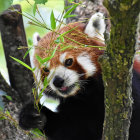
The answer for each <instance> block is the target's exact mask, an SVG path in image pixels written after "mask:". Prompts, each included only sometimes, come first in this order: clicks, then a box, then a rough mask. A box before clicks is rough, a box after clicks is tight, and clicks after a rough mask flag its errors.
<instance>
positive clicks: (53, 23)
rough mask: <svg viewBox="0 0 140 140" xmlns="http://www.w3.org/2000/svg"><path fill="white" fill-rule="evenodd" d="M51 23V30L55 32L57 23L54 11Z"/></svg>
mask: <svg viewBox="0 0 140 140" xmlns="http://www.w3.org/2000/svg"><path fill="white" fill-rule="evenodd" d="M50 21H51V28H52V29H53V30H54V29H56V21H55V17H54V13H53V10H52V12H51V16H50Z"/></svg>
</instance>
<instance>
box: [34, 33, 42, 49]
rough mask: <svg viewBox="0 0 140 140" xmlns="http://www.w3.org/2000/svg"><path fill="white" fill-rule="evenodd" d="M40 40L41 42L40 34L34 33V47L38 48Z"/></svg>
mask: <svg viewBox="0 0 140 140" xmlns="http://www.w3.org/2000/svg"><path fill="white" fill-rule="evenodd" d="M39 40H40V36H39V34H38V33H37V32H36V33H34V35H33V46H37V44H38V41H39Z"/></svg>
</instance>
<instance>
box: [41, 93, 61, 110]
mask: <svg viewBox="0 0 140 140" xmlns="http://www.w3.org/2000/svg"><path fill="white" fill-rule="evenodd" d="M40 104H41V105H43V106H45V107H47V108H48V109H50V110H51V111H53V112H58V110H57V107H58V106H59V104H60V101H59V100H58V99H54V98H51V97H49V96H47V95H45V94H44V93H43V96H42V98H41V99H40Z"/></svg>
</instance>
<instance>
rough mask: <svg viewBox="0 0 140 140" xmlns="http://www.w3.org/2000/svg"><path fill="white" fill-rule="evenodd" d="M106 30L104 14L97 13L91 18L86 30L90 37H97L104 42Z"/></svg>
mask: <svg viewBox="0 0 140 140" xmlns="http://www.w3.org/2000/svg"><path fill="white" fill-rule="evenodd" d="M105 30H106V24H105V17H104V14H103V13H100V12H97V13H95V14H94V15H92V16H91V18H90V19H89V22H88V24H87V26H86V28H85V31H84V32H85V33H86V34H87V35H88V36H89V37H92V38H93V37H97V38H99V39H101V40H103V41H104V32H105Z"/></svg>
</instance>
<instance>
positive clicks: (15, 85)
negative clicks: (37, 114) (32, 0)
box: [0, 5, 33, 140]
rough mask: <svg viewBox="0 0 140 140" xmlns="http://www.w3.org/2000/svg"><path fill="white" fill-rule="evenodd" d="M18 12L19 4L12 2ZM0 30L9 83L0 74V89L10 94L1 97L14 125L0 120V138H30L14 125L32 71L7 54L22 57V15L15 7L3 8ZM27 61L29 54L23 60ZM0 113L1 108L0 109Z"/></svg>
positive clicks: (25, 98) (27, 96)
mask: <svg viewBox="0 0 140 140" xmlns="http://www.w3.org/2000/svg"><path fill="white" fill-rule="evenodd" d="M14 8H15V9H17V10H18V11H20V12H21V8H20V6H19V5H16V6H14ZM0 30H1V35H2V41H3V47H4V51H5V55H6V62H7V68H8V71H9V77H10V82H11V86H9V85H8V84H7V83H6V81H5V80H4V79H3V77H2V75H1V74H0V90H2V91H4V92H6V93H7V95H8V96H11V97H12V101H10V100H7V99H6V98H3V101H4V104H5V110H4V111H3V113H5V111H9V113H10V116H11V117H12V119H14V120H15V122H17V125H13V124H11V122H14V121H11V122H10V120H8V119H4V120H0V140H31V138H30V137H29V136H28V135H26V134H25V133H24V131H23V130H21V129H19V127H18V114H19V112H20V109H21V107H22V105H23V103H24V102H27V101H28V100H29V99H30V96H31V90H32V83H33V81H32V73H31V72H30V71H28V70H27V69H26V68H25V67H23V66H22V65H21V64H18V63H17V62H15V61H14V60H12V59H11V58H10V56H13V57H16V58H18V59H22V57H23V56H24V53H25V50H18V49H17V48H18V47H19V46H27V42H26V37H25V32H24V26H23V21H22V15H21V14H18V13H17V12H15V11H11V10H6V11H5V12H4V13H3V14H1V15H0ZM24 62H25V63H27V64H30V63H29V57H26V60H24ZM0 113H2V111H1V110H0Z"/></svg>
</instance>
